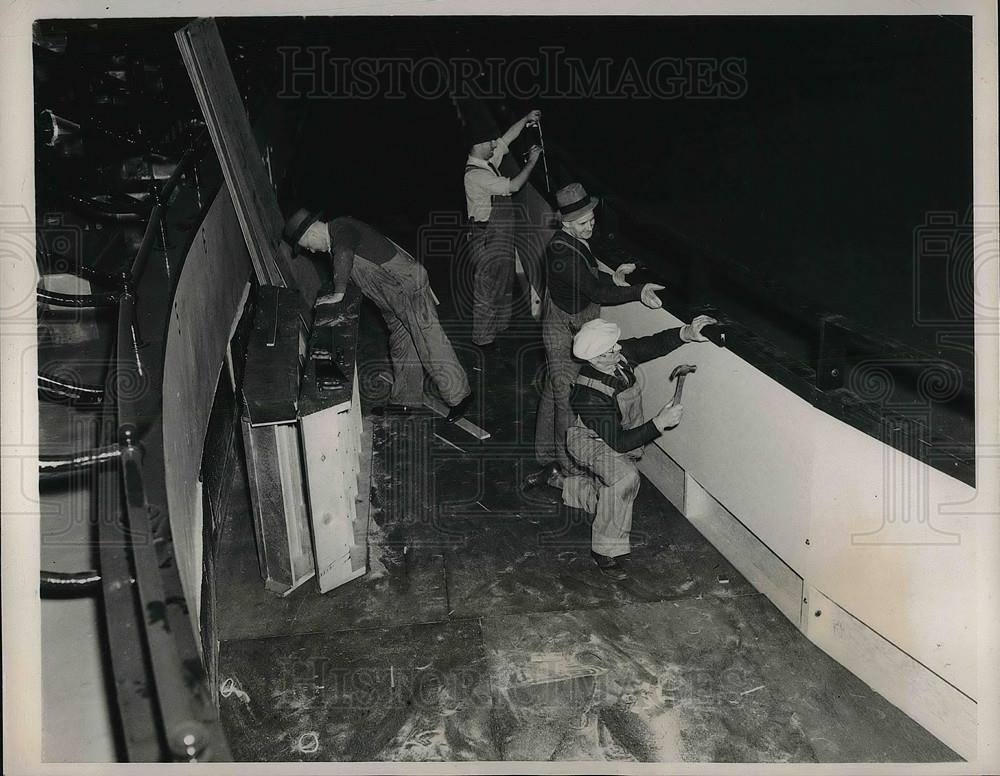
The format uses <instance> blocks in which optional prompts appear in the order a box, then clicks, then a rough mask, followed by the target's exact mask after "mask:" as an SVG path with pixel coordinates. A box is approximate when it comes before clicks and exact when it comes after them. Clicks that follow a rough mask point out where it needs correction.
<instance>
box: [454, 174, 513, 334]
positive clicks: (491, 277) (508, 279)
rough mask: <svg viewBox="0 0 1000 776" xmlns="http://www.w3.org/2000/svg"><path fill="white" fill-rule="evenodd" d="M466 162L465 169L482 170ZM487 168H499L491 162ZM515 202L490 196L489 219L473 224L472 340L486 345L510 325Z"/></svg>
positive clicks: (498, 196) (507, 198) (501, 197)
mask: <svg viewBox="0 0 1000 776" xmlns="http://www.w3.org/2000/svg"><path fill="white" fill-rule="evenodd" d="M482 169H483V168H482V167H477V166H476V165H473V164H469V165H466V167H465V172H466V173H468V172H469V171H470V170H482ZM490 170H491V171H492V172H493V173H494V174H495V175H497V176H499V175H500V172H499V171H498V170H497V169H496V167H494V166H493V165H492V164H491V165H490ZM514 214H515V210H514V203H513V201H512V200H511V198H510V197H504V196H500V195H497V194H494V195H492V197H491V198H490V220H489V221H487V222H486V223H485V224H479V223H474V224H473V225H472V233H471V235H470V237H471V243H470V248H471V256H472V261H473V265H474V267H475V277H474V280H473V287H472V341H473V342H474V343H475V344H477V345H488V344H489V343H491V342H493V340H495V339H496V337H497V334H499V333H500V332H501V331H504V330H505V329H506V328H507V327H508V326H509V325H510V312H511V305H512V303H513V295H512V290H513V285H514V224H515V217H514Z"/></svg>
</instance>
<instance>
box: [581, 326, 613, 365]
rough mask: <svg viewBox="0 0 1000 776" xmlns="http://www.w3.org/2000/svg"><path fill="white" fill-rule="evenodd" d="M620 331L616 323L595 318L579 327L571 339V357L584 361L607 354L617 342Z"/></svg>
mask: <svg viewBox="0 0 1000 776" xmlns="http://www.w3.org/2000/svg"><path fill="white" fill-rule="evenodd" d="M621 335H622V330H621V329H620V328H618V324H617V323H612V322H611V321H606V320H604V319H603V318H595V319H594V320H592V321H588V322H587V323H585V324H583V326H581V327H580V331H578V332H577V333H576V336H574V337H573V355H574V356H576V357H577V358H580V359H583V360H584V361H590V359H592V358H594V357H595V356H599V355H601V354H602V353H607V352H608V351H609V350H611V348H612V347H613V346H614V344H615V343H616V342H618V338H619V337H620V336H621Z"/></svg>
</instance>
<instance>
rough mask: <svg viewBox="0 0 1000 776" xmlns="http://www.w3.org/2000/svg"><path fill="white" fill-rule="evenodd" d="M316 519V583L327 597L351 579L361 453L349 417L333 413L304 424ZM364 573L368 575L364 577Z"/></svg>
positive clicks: (329, 411) (312, 510) (326, 412)
mask: <svg viewBox="0 0 1000 776" xmlns="http://www.w3.org/2000/svg"><path fill="white" fill-rule="evenodd" d="M299 425H300V428H301V431H302V446H303V458H304V461H305V471H306V483H307V488H308V500H309V507H310V513H311V523H312V533H313V551H314V553H315V557H316V581H317V583H318V585H319V589H320V591H321V592H324V593H325V592H327V591H329V590H332V589H333V588H334V587H337V586H338V585H341V584H343V583H344V582H345V581H347V579H348V578H351V579H353V578H354V577H353V576H351V574H352V573H353V572H352V568H351V547H352V545H354V543H355V530H354V521H355V517H356V504H355V495H356V493H357V476H356V475H355V474H354V473H353V471H354V467H355V466H356V465H357V457H358V453H359V450H358V448H357V445H356V443H355V441H354V435H353V433H352V429H351V418H350V413H349V412H344V411H338V410H337V408H335V407H330V408H328V409H326V410H323V411H321V412H314V413H312V414H310V415H306V416H304V417H302V418H301V419H300V421H299ZM362 573H363V571H362Z"/></svg>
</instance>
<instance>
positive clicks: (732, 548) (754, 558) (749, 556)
mask: <svg viewBox="0 0 1000 776" xmlns="http://www.w3.org/2000/svg"><path fill="white" fill-rule="evenodd" d="M684 494H685V497H684V514H685V515H687V518H688V520H690V521H691V523H692V524H693V525H694V527H695V528H697V529H698V530H699V531H700V532H701V534H702V536H704V537H705V538H706V539H708V541H709V542H711V543H712V546H713V547H715V548H716V549H717V550H718V551H719V552H721V553H722V554H723V555H725V556H726V558H727V559H728V560H729V562H730V563H732V564H733V566H735V567H736V570H737V571H739V572H740V573H741V574H742V575H743V576H744V577H746V579H747V581H748V582H749V583H750V584H751V585H753V586H754V587H755V588H756V589H757V590H759V591H760V592H761V593H763V594H764V595H766V596H767V598H768V600H770V601H771V603H773V604H774V605H775V606H776V607H778V609H779V610H780V611H781V613H782V614H783V615H785V617H787V618H788V619H789V620H791V621H792V622H793V623H794V624H795V625H796V626H797V625H798V624H799V616H800V611H801V606H802V578H801V577H799V576H798V575H797V574H796V573H795V572H794V571H792V570H791V569H790V568H789V567H788V566H787V565H786V564H785V563H784V562H782V560H781V559H780V558H779V557H778V556H777V555H775V554H774V553H773V552H771V550H769V549H768V548H767V546H766V545H765V544H763V543H762V542H761V541H760V540H759V539H758V538H757V537H755V536H754V535H753V534H752V533H751V532H750V531H748V530H747V529H746V526H744V525H743V524H742V523H740V522H739V521H738V520H737V519H736V518H735V517H733V516H732V515H731V514H730V513H729V512H728V511H726V509H725V508H724V507H723V506H722V505H721V504H719V502H718V501H716V500H715V499H714V498H712V497H711V495H709V494H708V492H706V491H705V489H704V488H703V487H702V486H701V485H699V484H698V482H697V481H695V479H694V478H693V477H691V476H690V475H688V476H687V482H686V483H685V485H684Z"/></svg>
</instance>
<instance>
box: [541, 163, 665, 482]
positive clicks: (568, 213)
mask: <svg viewBox="0 0 1000 776" xmlns="http://www.w3.org/2000/svg"><path fill="white" fill-rule="evenodd" d="M556 202H557V204H558V206H559V217H560V218H561V220H562V230H561V231H558V232H556V233H555V234H554V235H553V236H552V240H551V241H550V242H549V244H548V247H547V248H546V249H545V272H546V290H545V298H544V300H543V301H542V340H543V341H544V343H545V361H546V378H545V385H544V387H543V389H542V395H541V397H540V399H539V403H538V415H537V418H536V421H535V458H536V459H537V460H538V463H540V464H543V465H544V466H546V467H547V469H548V470H549V471H551V472H560V471H561V472H562V473H564V474H569V473H573V472H574V471H575V470H576V468H577V467H576V466H575V464H574V463H573V462H572V460H571V459H570V457H569V455H568V454H567V452H566V430H567V429H568V428H569V426H570V423H571V422H572V420H573V414H572V410H571V408H570V402H569V397H570V390H571V389H572V387H573V381H574V380H575V379H576V375H577V372H579V370H580V364H579V363H578V362H576V361H574V360H573V352H572V350H573V335H574V334H576V332H577V331H579V330H580V327H582V326H583V325H584V324H585V323H587V322H588V321H592V320H593V319H595V318H597V316H598V315H600V312H601V305H614V304H622V303H624V302H633V301H642V303H643V304H645V305H646V306H647V307H661V306H662V304H663V303H662V302H661V301H660V298H659V297H658V296H657V295H656V293H655V292H656V291H659V290H660V289H662V288H663V286H660V285H657V284H655V283H646V284H645V285H642V286H630V285H629V283H628V281H627V280H626V279H625V275H627V274H628V273H629V272H631V271H632V270H634V269H635V265H634V264H625V265H622V266H621V267H619V268H618V270H616V271H615V272H614V273H613V274H610V275H609V274H606V273H602V272H601V270H600V269H599V267H600V263H599V262H598V261H597V258H596V257H595V256H594V254H593V253H592V252H591V250H590V244H589V243H588V242H587V241H588V240H589V239H590V237H591V235H593V233H594V224H595V223H596V218H595V216H594V208H595V207H597V202H598V200H597V198H596V197H591V196H589V195H588V194H587V192H586V190H585V189H584V188H583V186H581V185H580V184H579V183H571V184H569V185H568V186H565V187H563V188H561V189H559V191H557V192H556Z"/></svg>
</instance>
